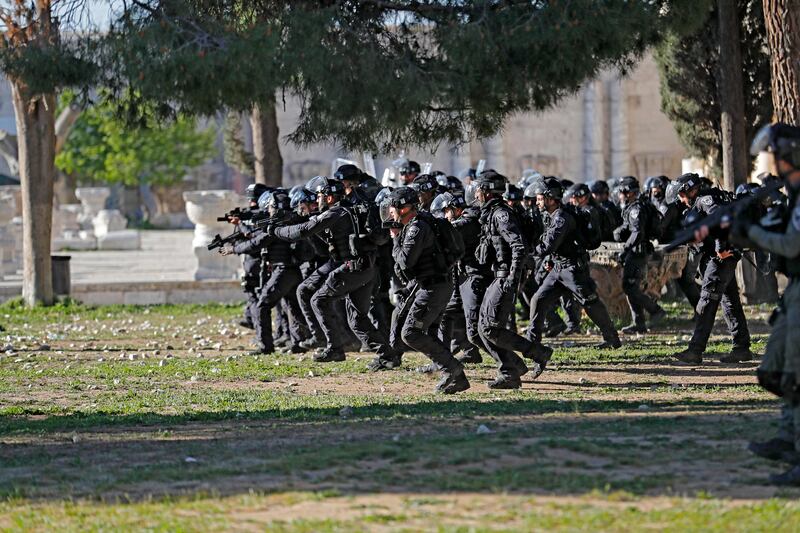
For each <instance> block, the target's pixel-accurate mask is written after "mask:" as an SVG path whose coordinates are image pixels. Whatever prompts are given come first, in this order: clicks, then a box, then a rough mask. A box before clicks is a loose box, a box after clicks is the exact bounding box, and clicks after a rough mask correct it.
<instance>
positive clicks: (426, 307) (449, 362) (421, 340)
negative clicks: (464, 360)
mask: <svg viewBox="0 0 800 533" xmlns="http://www.w3.org/2000/svg"><path fill="white" fill-rule="evenodd" d="M450 294H452V285H451V284H450V283H449V282H445V283H437V284H435V285H433V286H430V287H426V288H422V287H420V288H419V289H418V290H417V291H416V292H415V293H414V295H413V296H412V298H413V300H412V301H411V305H409V308H408V313H407V315H406V319H405V320H404V321H403V327H402V329H401V337H402V339H403V342H405V343H406V344H407V345H408V347H409V348H411V349H412V350H416V351H418V352H421V353H423V354H425V355H426V356H428V357H429V358H430V360H431V361H433V362H434V363H435V364H436V365H438V366H439V367H440V368H443V369H450V368H454V367H455V366H457V365H458V362H457V361H456V360H455V359H454V358H453V355H452V354H451V353H450V349H449V348H448V347H447V346H446V345H445V344H444V343H443V342H442V341H441V340H439V339H438V338H436V337H434V336H432V335H429V334H428V328H429V327H430V325H431V324H432V323H433V322H434V320H436V318H437V317H438V316H439V315H440V314H441V313H442V311H444V308H445V306H446V305H447V302H448V300H449V299H450V298H449V296H450Z"/></svg>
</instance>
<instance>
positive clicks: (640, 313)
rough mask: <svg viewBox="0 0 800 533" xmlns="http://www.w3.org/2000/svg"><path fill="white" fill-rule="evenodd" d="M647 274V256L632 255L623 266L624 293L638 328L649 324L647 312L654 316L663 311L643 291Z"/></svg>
mask: <svg viewBox="0 0 800 533" xmlns="http://www.w3.org/2000/svg"><path fill="white" fill-rule="evenodd" d="M646 272H647V256H646V255H630V256H628V258H627V259H626V260H625V264H623V265H622V291H623V292H624V293H625V297H626V298H627V299H628V307H630V308H631V317H632V318H633V323H634V324H636V325H637V326H645V325H646V324H647V318H646V316H645V314H644V313H645V311H647V312H648V313H649V314H651V315H652V314H655V313H657V312H659V311H660V310H661V307H659V305H658V304H657V303H656V302H655V301H654V300H653V299H652V298H650V297H649V296H648V295H646V294H645V293H644V291H642V282H643V281H644V276H645V273H646Z"/></svg>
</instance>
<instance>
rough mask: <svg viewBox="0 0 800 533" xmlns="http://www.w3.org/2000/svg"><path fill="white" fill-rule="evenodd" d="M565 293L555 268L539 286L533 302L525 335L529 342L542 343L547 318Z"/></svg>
mask: <svg viewBox="0 0 800 533" xmlns="http://www.w3.org/2000/svg"><path fill="white" fill-rule="evenodd" d="M563 292H564V290H563V287H562V286H561V283H560V282H559V276H558V271H557V270H556V269H555V268H554V269H553V270H551V271H550V272H549V273H548V274H547V277H545V278H544V279H543V280H542V282H541V283H540V284H539V288H538V289H537V290H536V293H535V294H534V295H533V299H532V300H531V318H530V322H529V323H528V331H527V332H526V335H525V336H526V337H527V338H528V340H530V341H532V342H534V343H536V344H539V343H541V341H542V329H543V327H544V321H545V316H546V314H547V313H548V312H549V311H550V310H552V309H553V307H554V306H555V304H556V302H557V301H558V299H559V298H560V297H561V295H562V294H563Z"/></svg>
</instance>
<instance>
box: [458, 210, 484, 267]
mask: <svg viewBox="0 0 800 533" xmlns="http://www.w3.org/2000/svg"><path fill="white" fill-rule="evenodd" d="M453 226H455V228H456V229H457V230H458V232H459V233H460V234H461V238H462V239H463V240H464V257H462V258H461V261H460V262H459V265H460V267H461V270H462V271H463V272H464V273H465V274H468V275H473V274H487V273H488V269H486V268H485V267H483V266H482V265H480V264H479V263H478V259H477V258H476V257H475V250H476V249H477V248H478V244H480V242H481V223H480V210H479V209H478V208H477V207H467V208H466V209H464V212H463V213H462V214H461V216H460V217H459V218H458V219H457V220H455V221H454V222H453Z"/></svg>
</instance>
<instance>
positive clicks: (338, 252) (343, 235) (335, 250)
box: [325, 205, 355, 261]
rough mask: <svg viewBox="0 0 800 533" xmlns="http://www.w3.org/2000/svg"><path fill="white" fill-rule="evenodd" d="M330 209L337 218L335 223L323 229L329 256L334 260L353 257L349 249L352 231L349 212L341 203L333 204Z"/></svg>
mask: <svg viewBox="0 0 800 533" xmlns="http://www.w3.org/2000/svg"><path fill="white" fill-rule="evenodd" d="M330 209H331V210H332V211H334V212H335V215H336V217H337V218H338V220H337V222H336V224H334V225H333V227H331V228H329V229H327V230H326V231H325V242H327V243H328V251H329V252H330V254H331V258H332V259H333V260H335V261H348V260H351V259H355V257H353V254H352V253H351V251H350V235H351V234H352V232H353V231H352V224H351V222H350V213H349V212H348V211H347V208H346V207H344V206H341V205H336V206H333V207H331V208H330Z"/></svg>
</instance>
